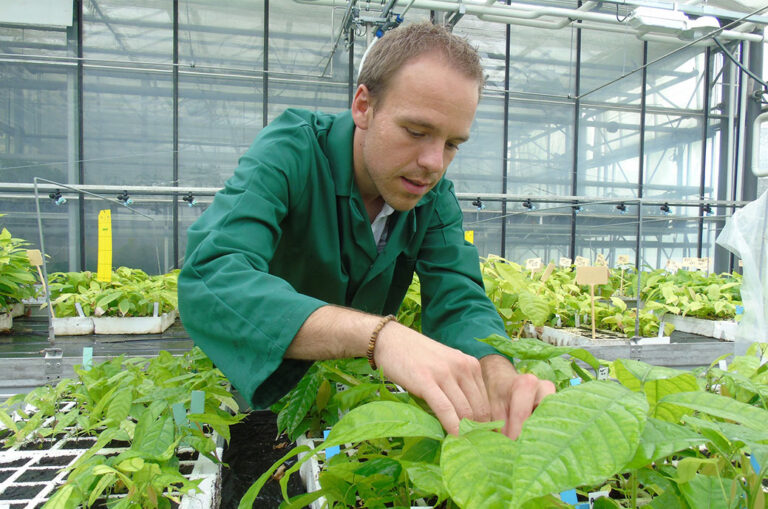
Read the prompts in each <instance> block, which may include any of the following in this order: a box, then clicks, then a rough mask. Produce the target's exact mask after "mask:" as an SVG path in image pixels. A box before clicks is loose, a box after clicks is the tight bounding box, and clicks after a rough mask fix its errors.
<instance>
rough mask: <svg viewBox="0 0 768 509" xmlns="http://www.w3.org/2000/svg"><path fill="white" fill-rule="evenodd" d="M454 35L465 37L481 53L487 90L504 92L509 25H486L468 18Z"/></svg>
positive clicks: (462, 20) (458, 25) (457, 27)
mask: <svg viewBox="0 0 768 509" xmlns="http://www.w3.org/2000/svg"><path fill="white" fill-rule="evenodd" d="M453 33H455V34H457V35H461V36H462V37H465V38H466V39H467V40H469V42H470V44H472V45H473V46H474V47H476V48H477V51H478V52H479V53H480V59H481V64H482V66H483V70H484V71H485V75H486V83H485V88H486V90H497V91H503V90H504V69H505V67H506V55H507V50H506V45H507V42H506V41H507V25H505V24H503V23H486V22H483V21H480V20H479V19H477V18H475V17H474V16H467V17H465V18H462V19H461V22H460V23H458V24H457V25H456V26H455V27H454V29H453ZM513 33H514V32H513Z"/></svg>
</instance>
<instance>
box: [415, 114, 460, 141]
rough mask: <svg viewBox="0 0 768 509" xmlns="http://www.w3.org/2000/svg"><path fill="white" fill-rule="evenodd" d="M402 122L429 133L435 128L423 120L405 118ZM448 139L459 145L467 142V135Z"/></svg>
mask: <svg viewBox="0 0 768 509" xmlns="http://www.w3.org/2000/svg"><path fill="white" fill-rule="evenodd" d="M404 121H405V123H406V124H411V125H413V126H417V127H423V128H424V129H427V130H430V131H434V130H435V126H434V125H433V124H431V123H430V122H425V121H424V120H418V119H413V118H407V117H406V118H405V119H404ZM450 139H451V141H457V142H459V143H464V142H466V141H469V135H468V134H467V135H466V136H463V135H459V136H454V137H452V138H450Z"/></svg>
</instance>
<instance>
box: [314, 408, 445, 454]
mask: <svg viewBox="0 0 768 509" xmlns="http://www.w3.org/2000/svg"><path fill="white" fill-rule="evenodd" d="M444 436H445V434H444V433H443V427H442V426H441V425H440V421H438V420H437V419H436V418H434V417H432V416H431V415H429V414H428V413H427V412H425V411H424V410H422V409H420V408H417V407H416V406H414V405H410V404H408V403H398V402H395V401H374V402H372V403H368V404H366V405H363V406H359V407H357V408H353V409H352V410H350V411H349V413H348V414H347V415H345V416H344V417H342V418H341V420H340V421H339V422H337V423H336V425H335V426H334V427H333V428H332V429H331V432H330V433H329V434H328V439H327V440H326V441H325V442H324V443H323V444H322V445H321V446H320V447H321V448H327V447H332V446H334V445H341V444H345V443H347V442H362V441H363V440H373V439H375V438H386V437H426V438H434V439H436V440H441V439H442V438H443V437H444Z"/></svg>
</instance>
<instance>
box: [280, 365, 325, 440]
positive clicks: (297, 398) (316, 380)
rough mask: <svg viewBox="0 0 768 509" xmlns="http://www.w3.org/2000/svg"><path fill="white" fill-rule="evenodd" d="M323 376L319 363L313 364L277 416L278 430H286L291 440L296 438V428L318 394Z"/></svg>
mask: <svg viewBox="0 0 768 509" xmlns="http://www.w3.org/2000/svg"><path fill="white" fill-rule="evenodd" d="M321 381H322V376H321V375H320V374H319V373H318V371H317V365H315V364H313V365H312V367H311V368H310V369H309V371H307V373H306V374H305V375H304V377H303V378H302V379H301V380H299V383H298V384H297V385H296V387H295V388H294V389H293V390H292V391H291V396H290V398H289V399H288V403H287V404H286V406H285V408H283V410H281V411H280V413H279V414H278V416H277V428H278V431H282V430H285V431H286V432H287V433H288V436H289V437H290V439H291V440H296V438H297V436H298V433H296V429H297V428H298V427H299V425H300V424H301V422H302V421H303V420H304V417H306V415H307V413H308V412H309V410H310V409H311V408H312V404H313V403H314V402H315V397H316V396H317V389H318V387H320V382H321Z"/></svg>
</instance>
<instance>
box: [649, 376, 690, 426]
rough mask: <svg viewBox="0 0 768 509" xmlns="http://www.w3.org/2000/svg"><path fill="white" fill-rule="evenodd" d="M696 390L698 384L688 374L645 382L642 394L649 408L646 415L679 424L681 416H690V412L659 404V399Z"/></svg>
mask: <svg viewBox="0 0 768 509" xmlns="http://www.w3.org/2000/svg"><path fill="white" fill-rule="evenodd" d="M698 389H699V384H698V383H697V382H696V377H695V376H693V375H692V374H690V373H683V374H682V375H677V376H673V377H672V378H662V379H660V380H649V381H647V382H645V385H644V386H643V392H645V396H646V398H647V399H648V405H649V406H650V413H649V414H648V415H649V416H650V417H655V418H657V419H661V420H664V421H668V422H675V423H676V422H679V421H680V418H681V417H682V416H683V415H686V414H690V413H691V411H690V410H688V409H686V408H684V407H681V406H678V405H671V404H669V403H661V399H662V398H663V397H664V396H668V395H670V394H676V393H678V392H694V391H697V390H698Z"/></svg>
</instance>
